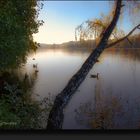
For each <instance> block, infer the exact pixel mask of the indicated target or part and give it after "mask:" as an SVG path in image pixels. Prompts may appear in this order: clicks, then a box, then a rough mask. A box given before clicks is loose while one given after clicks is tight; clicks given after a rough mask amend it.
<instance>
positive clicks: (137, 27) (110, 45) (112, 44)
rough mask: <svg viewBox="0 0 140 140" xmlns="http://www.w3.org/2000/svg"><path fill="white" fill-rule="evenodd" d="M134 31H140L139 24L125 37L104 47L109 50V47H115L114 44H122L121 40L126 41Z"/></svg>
mask: <svg viewBox="0 0 140 140" xmlns="http://www.w3.org/2000/svg"><path fill="white" fill-rule="evenodd" d="M136 29H140V24H138V25H137V26H135V27H134V28H133V29H132V30H131V31H130V32H129V33H128V34H127V35H126V36H124V37H122V38H120V39H119V40H117V41H115V42H113V43H110V44H108V45H107V46H106V48H110V47H112V46H114V45H116V44H118V43H120V42H122V41H123V40H125V39H128V37H129V36H130V35H131V34H132V33H133V32H134V31H135V30H136Z"/></svg>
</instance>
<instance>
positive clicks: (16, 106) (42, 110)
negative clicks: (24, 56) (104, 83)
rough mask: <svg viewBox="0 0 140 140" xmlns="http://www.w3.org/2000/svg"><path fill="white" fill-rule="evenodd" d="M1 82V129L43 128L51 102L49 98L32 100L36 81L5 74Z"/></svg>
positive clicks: (0, 78)
mask: <svg viewBox="0 0 140 140" xmlns="http://www.w3.org/2000/svg"><path fill="white" fill-rule="evenodd" d="M0 80H1V81H2V80H3V81H4V83H3V86H2V87H1V85H0V89H1V90H0V129H4V128H6V129H7V128H8V129H11V128H12V129H13V128H16V129H39V128H43V126H42V124H43V123H44V122H47V121H46V120H45V119H47V115H48V111H49V109H50V106H51V102H50V100H49V98H47V99H43V100H41V101H35V100H33V99H32V96H31V95H32V94H31V93H32V87H33V85H34V80H33V79H32V80H31V79H30V78H26V79H24V78H22V79H21V80H20V79H19V77H18V76H16V75H15V74H14V73H13V75H11V74H10V73H8V72H5V73H3V75H2V76H1V77H0ZM43 114H45V115H44V116H43ZM43 117H45V119H44V118H43ZM44 120H45V121H44Z"/></svg>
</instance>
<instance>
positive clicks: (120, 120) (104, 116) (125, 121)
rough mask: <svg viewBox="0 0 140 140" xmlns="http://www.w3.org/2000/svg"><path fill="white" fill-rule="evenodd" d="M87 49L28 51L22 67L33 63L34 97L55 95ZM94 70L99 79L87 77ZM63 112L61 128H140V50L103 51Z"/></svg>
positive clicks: (29, 70) (31, 67) (41, 97)
mask: <svg viewBox="0 0 140 140" xmlns="http://www.w3.org/2000/svg"><path fill="white" fill-rule="evenodd" d="M89 53H90V52H85V51H82V50H81V51H80V50H77V51H70V50H63V49H48V48H42V49H39V50H38V51H37V52H36V54H31V55H29V57H28V60H27V64H26V65H25V67H24V68H23V69H24V71H26V72H27V73H28V74H30V73H32V72H34V71H35V68H33V64H37V69H38V71H39V72H38V73H37V79H36V83H35V86H34V88H33V93H34V94H33V96H34V98H35V99H37V100H40V99H43V98H44V97H47V96H48V95H49V94H50V95H51V96H52V97H54V98H55V96H56V95H57V94H58V93H60V92H61V90H62V89H63V88H64V87H65V85H66V84H67V82H68V81H69V79H70V78H71V76H73V75H74V74H75V73H76V72H77V70H78V69H79V68H80V67H81V65H82V64H83V62H84V61H85V59H86V58H87V57H88V55H89ZM33 58H35V60H33ZM96 73H99V79H93V78H90V75H91V74H96ZM37 94H38V95H39V96H37ZM64 116H65V117H64V123H63V129H96V128H97V129H98V128H105V129H109V128H111V129H113V128H115V129H116V128H119V129H121V128H122V129H123V128H125V129H129V128H130V129H132V128H134V129H135V128H140V50H139V49H137V50H134V49H133V50H132V49H131V50H130V49H128V50H122V49H121V50H112V51H105V52H104V53H103V54H102V55H101V56H100V58H99V62H98V63H96V64H95V65H94V67H93V68H92V70H91V71H90V72H89V74H88V75H87V77H86V79H85V80H84V82H83V83H82V84H81V86H80V87H79V89H78V90H77V92H76V93H75V94H74V95H73V96H72V98H71V100H70V102H69V104H68V105H67V106H66V108H65V110H64Z"/></svg>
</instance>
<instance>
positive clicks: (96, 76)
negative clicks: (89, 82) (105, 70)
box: [90, 73, 99, 79]
mask: <svg viewBox="0 0 140 140" xmlns="http://www.w3.org/2000/svg"><path fill="white" fill-rule="evenodd" d="M90 78H97V79H99V73H97V74H96V75H95V74H91V75H90Z"/></svg>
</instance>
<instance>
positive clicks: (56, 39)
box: [33, 1, 130, 44]
mask: <svg viewBox="0 0 140 140" xmlns="http://www.w3.org/2000/svg"><path fill="white" fill-rule="evenodd" d="M43 3H44V6H43V9H42V10H41V12H40V15H39V19H42V20H44V22H45V23H44V25H43V26H41V27H39V33H37V34H35V35H33V36H34V40H35V41H37V42H38V43H46V44H53V43H56V44H57V43H58V44H60V43H63V42H68V41H74V40H75V36H74V30H75V28H76V27H77V26H78V25H80V24H81V23H82V22H84V21H86V20H88V19H94V18H99V17H100V16H101V13H104V14H105V15H107V14H108V13H109V11H110V9H111V5H109V2H108V1H45V2H43ZM125 23H127V19H125ZM123 28H125V29H126V30H129V28H130V25H127V26H126V25H125V24H123Z"/></svg>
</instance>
